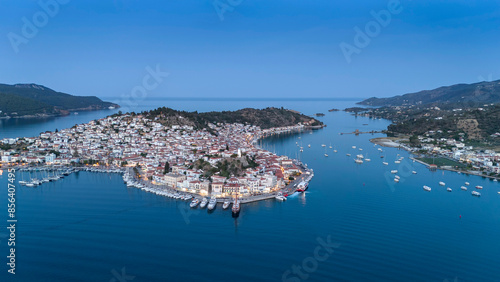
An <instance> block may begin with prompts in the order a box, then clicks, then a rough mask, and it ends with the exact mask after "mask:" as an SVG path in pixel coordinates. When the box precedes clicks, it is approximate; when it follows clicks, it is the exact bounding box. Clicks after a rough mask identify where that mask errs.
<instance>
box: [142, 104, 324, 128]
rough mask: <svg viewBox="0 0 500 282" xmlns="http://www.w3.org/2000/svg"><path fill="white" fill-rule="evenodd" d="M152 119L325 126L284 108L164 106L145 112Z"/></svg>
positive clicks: (197, 123)
mask: <svg viewBox="0 0 500 282" xmlns="http://www.w3.org/2000/svg"><path fill="white" fill-rule="evenodd" d="M142 114H143V115H145V116H146V117H148V118H150V119H156V120H157V121H159V122H160V123H162V124H163V125H166V126H172V125H187V126H193V127H194V128H198V129H202V128H207V129H208V128H209V126H208V124H209V123H213V124H215V123H241V124H249V125H256V126H260V127H261V128H263V129H267V128H272V127H282V126H291V125H296V124H298V123H303V124H308V125H311V126H323V123H322V122H320V121H319V120H316V119H314V118H312V117H309V116H306V115H303V114H301V113H297V112H295V111H291V110H287V109H284V108H265V109H262V110H259V109H251V108H246V109H241V110H237V111H223V112H207V113H198V112H186V111H177V110H173V109H170V108H166V107H162V108H158V109H155V110H152V111H147V112H143V113H142Z"/></svg>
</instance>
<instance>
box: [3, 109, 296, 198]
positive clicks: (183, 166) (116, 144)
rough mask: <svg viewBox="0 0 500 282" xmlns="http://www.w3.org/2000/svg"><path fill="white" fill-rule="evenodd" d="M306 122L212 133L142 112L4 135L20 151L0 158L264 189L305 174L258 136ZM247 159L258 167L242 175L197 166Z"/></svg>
mask: <svg viewBox="0 0 500 282" xmlns="http://www.w3.org/2000/svg"><path fill="white" fill-rule="evenodd" d="M301 126H303V125H297V126H292V127H283V128H273V129H267V130H262V129H261V128H260V127H257V126H252V125H243V124H209V127H210V131H212V132H216V133H217V134H216V135H214V134H211V133H210V132H209V130H207V129H202V130H196V129H194V128H193V127H192V126H188V125H183V126H179V125H174V126H169V127H166V126H164V125H162V124H161V123H159V122H157V121H155V120H151V119H147V118H145V117H144V116H141V115H137V116H129V115H122V116H114V117H113V116H111V117H107V118H103V119H100V120H96V121H91V122H89V123H86V124H80V125H75V126H74V127H72V128H69V129H64V130H61V131H56V132H45V133H42V134H40V136H38V137H32V138H7V139H3V140H2V141H1V142H2V143H3V144H4V145H12V146H13V147H16V146H17V148H16V149H14V148H12V149H6V150H2V151H0V155H1V161H2V163H3V165H6V164H9V165H12V164H13V163H17V164H22V165H33V164H45V165H71V164H79V165H81V164H83V165H86V166H100V167H103V166H106V167H137V168H138V169H139V171H140V174H141V175H142V177H143V178H144V179H149V180H151V181H153V182H154V183H156V184H163V185H168V186H170V187H175V188H176V189H179V190H182V191H189V192H193V193H199V194H202V195H203V194H208V193H211V194H212V195H220V196H225V195H231V194H234V193H239V194H249V195H250V194H262V193H269V192H272V191H274V190H276V189H279V188H282V187H284V186H285V184H286V182H287V181H288V179H289V177H291V176H295V175H297V174H300V173H301V171H300V169H299V167H298V166H297V165H296V164H295V162H294V161H293V160H291V159H289V158H288V157H286V156H277V155H275V154H273V153H271V152H269V151H266V150H263V149H260V148H258V147H256V146H254V145H255V141H256V140H257V139H258V138H261V137H262V136H265V135H269V134H273V133H274V132H282V131H288V130H295V129H299V128H300V127H301ZM20 146H21V147H23V148H19V147H20ZM4 147H5V146H4ZM243 158H246V159H252V161H253V162H254V164H255V165H253V166H251V167H249V168H247V169H245V170H244V171H243V173H242V175H239V176H238V177H236V176H232V177H229V178H227V177H224V176H220V175H218V173H216V174H215V175H212V176H211V177H206V176H207V175H206V174H205V172H204V171H202V170H199V169H196V168H195V166H194V164H195V163H196V162H200V161H201V160H202V161H203V162H205V163H209V164H210V165H211V166H212V167H216V165H217V164H218V163H219V162H221V161H223V160H227V159H234V160H235V161H237V160H239V159H243ZM166 163H168V164H169V167H170V170H169V171H165V164H166Z"/></svg>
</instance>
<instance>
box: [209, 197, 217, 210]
mask: <svg viewBox="0 0 500 282" xmlns="http://www.w3.org/2000/svg"><path fill="white" fill-rule="evenodd" d="M216 206H217V199H216V198H215V196H212V198H210V201H209V202H208V209H209V210H213V209H215V207H216Z"/></svg>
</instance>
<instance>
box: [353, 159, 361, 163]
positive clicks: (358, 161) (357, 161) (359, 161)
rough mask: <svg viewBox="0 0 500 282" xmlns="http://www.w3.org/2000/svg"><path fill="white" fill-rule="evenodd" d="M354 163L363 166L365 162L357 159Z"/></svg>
mask: <svg viewBox="0 0 500 282" xmlns="http://www.w3.org/2000/svg"><path fill="white" fill-rule="evenodd" d="M354 162H355V163H357V164H362V163H363V160H361V159H355V160H354Z"/></svg>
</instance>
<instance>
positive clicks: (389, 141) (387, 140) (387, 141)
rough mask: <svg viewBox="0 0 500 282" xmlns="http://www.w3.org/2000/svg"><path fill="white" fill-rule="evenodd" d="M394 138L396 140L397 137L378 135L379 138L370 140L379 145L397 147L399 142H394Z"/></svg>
mask: <svg viewBox="0 0 500 282" xmlns="http://www.w3.org/2000/svg"><path fill="white" fill-rule="evenodd" d="M395 140H397V138H392V137H379V138H373V139H370V142H372V143H374V144H377V145H380V146H382V147H392V148H397V147H399V143H396V142H395Z"/></svg>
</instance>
